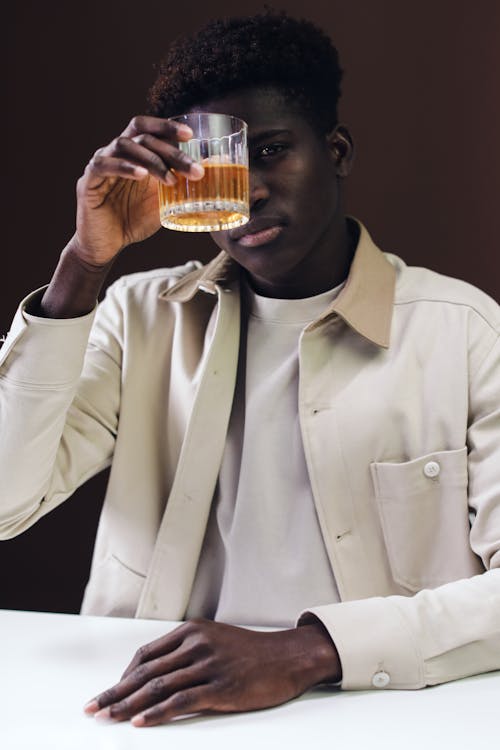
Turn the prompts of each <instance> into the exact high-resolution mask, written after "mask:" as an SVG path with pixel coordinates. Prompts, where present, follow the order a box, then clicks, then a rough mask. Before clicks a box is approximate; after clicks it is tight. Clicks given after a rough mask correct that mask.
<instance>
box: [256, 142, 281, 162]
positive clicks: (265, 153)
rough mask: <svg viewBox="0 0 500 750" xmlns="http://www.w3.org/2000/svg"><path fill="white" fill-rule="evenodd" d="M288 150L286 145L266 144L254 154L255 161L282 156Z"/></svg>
mask: <svg viewBox="0 0 500 750" xmlns="http://www.w3.org/2000/svg"><path fill="white" fill-rule="evenodd" d="M287 148H288V145H287V144H286V143H268V144H267V145H266V146H261V147H260V148H258V149H257V150H256V152H255V158H256V159H269V158H272V157H273V156H278V154H282V153H283V151H285V150H286V149H287Z"/></svg>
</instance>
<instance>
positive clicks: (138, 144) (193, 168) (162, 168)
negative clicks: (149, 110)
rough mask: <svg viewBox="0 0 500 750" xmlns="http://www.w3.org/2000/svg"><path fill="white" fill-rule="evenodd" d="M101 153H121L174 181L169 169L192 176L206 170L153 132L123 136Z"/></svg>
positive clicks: (153, 172) (197, 175)
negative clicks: (129, 136) (150, 134)
mask: <svg viewBox="0 0 500 750" xmlns="http://www.w3.org/2000/svg"><path fill="white" fill-rule="evenodd" d="M98 153H100V155H101V156H113V157H116V156H121V157H123V158H125V159H126V160H127V161H129V162H131V163H133V164H138V165H139V166H142V167H144V168H145V169H147V171H148V172H149V173H150V174H151V175H153V177H156V178H157V179H158V180H161V181H162V182H166V183H167V184H173V183H174V182H175V177H174V176H173V175H172V173H171V172H170V171H169V170H171V169H176V170H177V171H179V172H183V173H184V174H185V175H186V177H188V178H189V179H200V177H202V176H203V174H204V170H203V167H201V165H199V164H197V163H195V162H194V161H193V159H191V157H189V156H188V155H187V154H185V153H184V152H183V151H180V150H179V149H178V148H176V147H175V146H172V145H171V144H167V143H163V142H162V141H160V140H159V139H157V138H155V137H154V136H147V135H140V136H136V137H135V138H125V137H123V136H120V137H118V138H116V139H115V140H114V141H112V142H111V143H110V144H109V145H108V146H105V147H104V148H103V149H100V151H99V152H98Z"/></svg>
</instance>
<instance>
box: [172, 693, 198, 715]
mask: <svg viewBox="0 0 500 750" xmlns="http://www.w3.org/2000/svg"><path fill="white" fill-rule="evenodd" d="M192 703H193V701H192V698H190V696H189V694H188V693H186V692H180V693H175V694H174V695H173V696H172V697H171V699H170V705H171V707H172V708H173V709H174V710H175V711H180V712H182V711H187V709H189V708H191V706H192Z"/></svg>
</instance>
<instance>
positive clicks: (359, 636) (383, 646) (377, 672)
mask: <svg viewBox="0 0 500 750" xmlns="http://www.w3.org/2000/svg"><path fill="white" fill-rule="evenodd" d="M311 615H314V616H315V617H317V618H318V619H319V620H320V621H321V622H322V623H323V625H324V626H325V628H326V629H327V631H328V633H329V634H330V636H331V638H332V640H333V642H334V643H335V646H336V648H337V651H338V653H339V657H340V661H341V664H342V684H341V687H342V689H343V690H368V689H371V688H393V689H412V688H413V689H415V688H421V687H424V686H425V679H424V663H423V659H422V657H421V655H420V653H419V650H418V647H417V644H416V641H415V639H414V637H413V634H412V632H411V630H410V628H409V625H408V623H407V622H406V620H405V619H404V617H403V615H402V613H401V612H400V611H399V609H398V608H397V607H396V606H395V605H394V604H393V603H392V602H391V600H390V598H385V597H372V598H369V599H362V600H356V601H352V602H340V603H338V604H329V605H327V606H321V607H312V608H311V609H308V610H307V611H305V612H303V613H302V614H301V615H300V618H299V624H300V623H301V622H304V621H307V620H308V619H310V617H311Z"/></svg>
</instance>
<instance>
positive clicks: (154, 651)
mask: <svg viewBox="0 0 500 750" xmlns="http://www.w3.org/2000/svg"><path fill="white" fill-rule="evenodd" d="M188 624H189V623H184V624H182V625H179V626H178V627H176V628H174V630H172V631H171V632H170V633H167V634H166V635H162V636H160V638H155V640H154V641H151V642H150V643H146V644H145V645H144V646H141V647H140V648H138V649H137V651H136V652H135V654H134V657H133V659H132V661H131V662H130V664H129V665H128V667H127V668H126V670H125V671H124V673H123V674H122V680H123V678H124V677H127V675H129V674H130V672H132V670H134V669H135V668H136V667H138V666H139V664H144V663H146V662H148V661H151V660H153V659H158V658H160V657H162V656H165V655H167V654H169V653H171V652H173V651H175V650H176V649H177V648H179V646H181V645H182V643H183V642H184V640H185V637H186V635H187V634H188V633H189V632H190V631H189V630H188V628H187V626H188Z"/></svg>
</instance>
